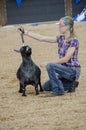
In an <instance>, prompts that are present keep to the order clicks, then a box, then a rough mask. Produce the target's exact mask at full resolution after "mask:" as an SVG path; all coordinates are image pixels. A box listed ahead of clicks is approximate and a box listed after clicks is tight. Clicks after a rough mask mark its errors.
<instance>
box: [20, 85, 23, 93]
mask: <svg viewBox="0 0 86 130" xmlns="http://www.w3.org/2000/svg"><path fill="white" fill-rule="evenodd" d="M22 92H23V91H22V84H21V83H20V89H19V93H22Z"/></svg>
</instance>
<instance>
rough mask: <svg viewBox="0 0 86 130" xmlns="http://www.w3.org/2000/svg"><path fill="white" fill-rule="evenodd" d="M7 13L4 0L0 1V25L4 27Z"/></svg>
mask: <svg viewBox="0 0 86 130" xmlns="http://www.w3.org/2000/svg"><path fill="white" fill-rule="evenodd" d="M6 23H7V12H6V0H0V25H1V26H3V25H6Z"/></svg>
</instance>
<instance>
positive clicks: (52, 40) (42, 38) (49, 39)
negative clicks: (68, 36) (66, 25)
mask: <svg viewBox="0 0 86 130" xmlns="http://www.w3.org/2000/svg"><path fill="white" fill-rule="evenodd" d="M18 30H19V32H20V33H23V34H24V35H26V36H28V37H31V38H33V39H36V40H39V41H42V42H50V43H56V42H57V38H56V36H55V37H52V36H44V35H40V34H37V33H33V32H28V31H25V30H24V29H23V28H19V29H18Z"/></svg>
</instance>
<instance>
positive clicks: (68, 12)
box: [64, 0, 72, 17]
mask: <svg viewBox="0 0 86 130" xmlns="http://www.w3.org/2000/svg"><path fill="white" fill-rule="evenodd" d="M64 8H65V16H71V17H72V0H64Z"/></svg>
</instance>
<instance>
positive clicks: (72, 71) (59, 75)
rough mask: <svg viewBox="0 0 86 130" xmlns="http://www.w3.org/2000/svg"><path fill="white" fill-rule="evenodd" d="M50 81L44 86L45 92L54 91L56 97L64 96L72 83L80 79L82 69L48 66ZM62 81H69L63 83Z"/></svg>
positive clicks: (58, 65)
mask: <svg viewBox="0 0 86 130" xmlns="http://www.w3.org/2000/svg"><path fill="white" fill-rule="evenodd" d="M46 69H47V72H48V76H49V80H48V81H46V82H45V83H44V84H43V86H42V87H43V90H44V91H52V92H53V94H55V95H63V94H64V91H65V90H67V89H69V86H70V85H71V84H70V83H72V82H74V81H75V80H76V79H78V78H79V75H80V67H67V66H64V65H61V64H54V63H49V64H47V66H46ZM61 79H66V80H68V84H67V82H62V80H61Z"/></svg>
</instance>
